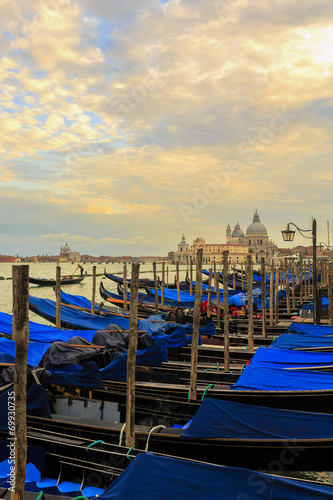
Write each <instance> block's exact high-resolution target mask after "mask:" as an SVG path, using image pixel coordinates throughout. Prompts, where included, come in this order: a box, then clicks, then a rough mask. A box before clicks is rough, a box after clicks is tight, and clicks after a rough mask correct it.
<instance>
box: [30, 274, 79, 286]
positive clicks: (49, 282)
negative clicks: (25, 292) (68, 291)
mask: <svg viewBox="0 0 333 500" xmlns="http://www.w3.org/2000/svg"><path fill="white" fill-rule="evenodd" d="M86 276H87V273H86V274H84V275H83V276H77V277H76V278H71V277H66V276H63V277H62V278H61V285H77V284H78V283H81V281H83V280H84V278H85V277H86ZM29 283H32V284H33V285H40V286H55V285H56V280H55V279H47V278H33V277H31V276H29Z"/></svg>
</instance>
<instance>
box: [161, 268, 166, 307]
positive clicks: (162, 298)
mask: <svg viewBox="0 0 333 500" xmlns="http://www.w3.org/2000/svg"><path fill="white" fill-rule="evenodd" d="M164 287H165V263H164V262H162V288H161V306H164Z"/></svg>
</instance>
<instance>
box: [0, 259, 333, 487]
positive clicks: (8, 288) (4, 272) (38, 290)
mask: <svg viewBox="0 0 333 500" xmlns="http://www.w3.org/2000/svg"><path fill="white" fill-rule="evenodd" d="M28 265H29V274H30V276H32V277H34V278H52V279H55V276H56V264H54V263H38V262H30V263H28ZM81 265H83V267H84V270H85V271H87V273H88V276H87V277H86V278H85V280H84V281H83V282H82V283H80V284H78V285H69V286H67V287H65V288H64V290H65V291H66V292H67V293H70V294H73V295H82V296H84V297H87V298H88V299H90V298H91V295H92V273H93V265H96V274H97V280H96V285H97V289H96V302H98V301H99V299H101V300H102V298H101V297H100V296H99V292H98V287H99V283H100V281H101V280H103V285H104V287H105V288H106V289H107V290H109V291H112V292H115V293H117V285H116V283H114V282H113V281H111V280H109V279H107V278H105V277H104V269H106V271H107V272H108V273H110V274H118V275H122V272H123V264H122V263H114V264H110V263H109V264H91V263H89V264H84V263H81ZM60 266H61V275H70V274H72V273H73V272H74V271H75V269H76V268H77V264H75V263H74V264H72V263H69V262H66V263H61V264H60ZM167 267H168V278H169V283H173V281H174V278H175V265H171V264H166V269H167ZM186 270H187V267H186V266H180V280H184V279H185V276H186ZM218 270H220V269H219V268H218ZM130 272H131V267H130V265H128V266H127V273H128V277H129V278H130ZM157 272H158V275H161V265H160V264H158V265H157ZM79 275H80V273H79V270H77V271H76V273H75V274H74V276H79ZM193 276H194V273H193ZM0 277H4V278H5V279H0V311H1V312H5V313H9V314H11V313H12V280H11V277H12V264H10V263H0ZM140 277H142V278H150V279H153V268H152V264H150V263H149V264H148V263H147V264H141V265H140ZM29 292H30V294H31V295H32V296H35V297H40V298H47V299H51V300H55V295H54V291H53V288H52V287H40V286H38V285H32V284H31V285H30V287H29ZM30 320H31V321H36V322H39V323H43V324H50V323H49V322H48V321H47V320H44V319H43V318H41V317H40V316H37V315H36V314H34V313H32V312H30ZM51 326H54V325H51ZM332 376H333V375H332ZM269 472H271V473H272V474H278V475H285V476H288V477H295V478H302V479H307V480H314V481H321V482H324V483H329V484H332V485H333V472H295V473H291V472H286V473H284V472H283V470H280V469H279V468H277V469H274V470H271V471H269Z"/></svg>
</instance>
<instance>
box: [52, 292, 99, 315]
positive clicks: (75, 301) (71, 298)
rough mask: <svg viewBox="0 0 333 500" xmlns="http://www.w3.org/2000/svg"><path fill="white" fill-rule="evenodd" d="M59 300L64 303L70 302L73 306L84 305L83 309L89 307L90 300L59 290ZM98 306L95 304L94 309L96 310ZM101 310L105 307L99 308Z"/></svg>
mask: <svg viewBox="0 0 333 500" xmlns="http://www.w3.org/2000/svg"><path fill="white" fill-rule="evenodd" d="M60 298H61V302H62V303H64V304H71V305H73V306H78V307H84V308H85V309H91V300H89V299H87V298H86V297H83V295H71V294H69V293H66V292H64V291H63V290H61V292H60ZM98 309H99V306H98V305H97V304H95V310H96V311H97V310H98ZM101 311H105V309H103V307H102V309H101Z"/></svg>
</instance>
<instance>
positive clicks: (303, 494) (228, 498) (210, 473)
mask: <svg viewBox="0 0 333 500" xmlns="http://www.w3.org/2000/svg"><path fill="white" fill-rule="evenodd" d="M100 498H102V499H103V500H118V499H120V498H127V499H131V500H142V499H143V498H144V499H145V500H157V499H162V498H163V500H174V499H175V498H182V499H184V500H189V499H191V500H202V499H205V500H217V499H218V498H223V500H250V499H251V500H267V499H268V498H269V499H271V500H273V499H275V500H280V499H288V500H327V499H329V498H333V488H332V486H330V485H326V484H325V485H323V484H318V483H311V482H305V481H299V480H295V479H289V478H286V477H279V476H271V475H269V474H264V473H262V472H254V471H251V470H248V469H237V468H235V467H221V466H218V465H211V464H204V463H199V462H190V461H187V460H180V459H176V458H171V457H163V456H155V455H153V454H152V453H149V452H147V453H139V454H138V455H137V456H136V458H135V459H134V460H133V462H131V464H130V465H129V466H128V467H127V469H126V470H125V471H124V472H123V473H122V474H121V475H120V476H119V477H118V478H117V479H116V480H115V481H113V482H112V484H111V485H110V486H109V488H108V489H107V490H106V491H105V492H104V493H103V494H102V495H101V497H100Z"/></svg>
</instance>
